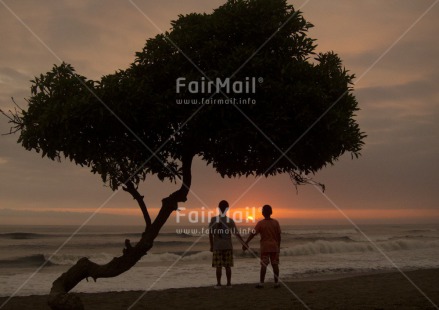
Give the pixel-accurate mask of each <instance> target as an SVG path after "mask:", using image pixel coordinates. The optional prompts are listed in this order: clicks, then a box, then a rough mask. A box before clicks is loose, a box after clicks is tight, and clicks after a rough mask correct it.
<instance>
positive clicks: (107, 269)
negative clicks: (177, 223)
mask: <svg viewBox="0 0 439 310" xmlns="http://www.w3.org/2000/svg"><path fill="white" fill-rule="evenodd" d="M192 159H193V155H188V156H186V157H184V158H183V159H182V168H183V184H182V186H181V187H180V189H179V190H177V191H176V192H174V193H172V194H171V195H170V196H169V197H166V198H164V199H163V200H162V207H161V209H160V212H159V214H158V215H157V217H156V219H155V220H154V222H152V223H151V220H150V219H149V215H148V212H147V210H146V206H145V204H144V203H143V197H142V196H140V194H138V192H137V190H136V189H135V188H134V186H132V183H128V184H127V185H126V188H125V189H124V190H125V191H127V192H130V193H131V194H132V195H133V198H134V199H135V200H137V201H138V202H139V199H141V203H140V202H139V206H140V208H141V210H142V213H143V216H144V218H145V222H146V228H145V232H144V233H143V234H142V238H141V239H140V241H139V242H138V243H137V244H136V245H135V246H131V244H130V241H129V240H128V239H127V240H125V248H124V249H123V255H122V256H120V257H115V258H113V259H112V260H111V261H110V262H109V263H107V264H105V265H98V264H96V263H94V262H92V261H90V260H89V259H88V258H86V257H83V258H81V259H80V260H79V261H78V262H77V263H76V264H75V265H74V266H72V267H71V268H70V269H69V270H68V271H67V272H65V273H63V274H62V275H61V276H60V277H59V278H58V279H56V280H55V281H54V282H53V284H52V289H51V290H50V294H49V301H48V303H49V306H50V307H51V308H52V309H53V310H65V309H68V310H77V309H78V310H79V309H84V306H83V304H82V302H81V300H80V299H79V297H78V296H77V295H75V294H71V293H68V292H69V291H70V290H72V289H73V288H74V287H75V286H76V285H77V284H78V283H79V282H81V281H82V280H84V279H87V280H88V278H92V279H93V280H95V281H96V279H98V278H112V277H116V276H118V275H120V274H122V273H124V272H125V271H127V270H129V269H131V267H133V266H134V265H135V264H136V263H137V262H138V261H139V260H140V259H141V258H142V257H143V256H144V255H146V253H147V252H148V251H149V250H150V249H151V248H152V246H153V242H154V239H155V238H156V237H157V235H158V234H159V232H160V229H161V228H162V227H163V225H164V224H165V223H166V221H167V220H168V218H169V216H170V215H171V213H172V212H173V211H175V210H177V207H178V203H179V202H185V201H186V199H187V194H188V193H189V188H190V186H191V181H192V176H191V164H192ZM130 184H131V185H130ZM136 193H137V194H136ZM139 197H140V198H139ZM142 203H143V206H142ZM148 219H149V221H148Z"/></svg>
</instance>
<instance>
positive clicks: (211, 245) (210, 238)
mask: <svg viewBox="0 0 439 310" xmlns="http://www.w3.org/2000/svg"><path fill="white" fill-rule="evenodd" d="M209 242H210V252H213V234H212V231H211V229H209Z"/></svg>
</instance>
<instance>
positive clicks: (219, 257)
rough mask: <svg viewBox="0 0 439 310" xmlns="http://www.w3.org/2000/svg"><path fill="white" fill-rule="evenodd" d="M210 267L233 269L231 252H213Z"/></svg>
mask: <svg viewBox="0 0 439 310" xmlns="http://www.w3.org/2000/svg"><path fill="white" fill-rule="evenodd" d="M212 267H233V250H215V251H213V257H212Z"/></svg>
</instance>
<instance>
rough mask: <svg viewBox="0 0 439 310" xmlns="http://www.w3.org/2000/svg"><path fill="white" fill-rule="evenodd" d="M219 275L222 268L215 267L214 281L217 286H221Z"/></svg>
mask: <svg viewBox="0 0 439 310" xmlns="http://www.w3.org/2000/svg"><path fill="white" fill-rule="evenodd" d="M221 274H222V267H216V281H217V284H218V285H221Z"/></svg>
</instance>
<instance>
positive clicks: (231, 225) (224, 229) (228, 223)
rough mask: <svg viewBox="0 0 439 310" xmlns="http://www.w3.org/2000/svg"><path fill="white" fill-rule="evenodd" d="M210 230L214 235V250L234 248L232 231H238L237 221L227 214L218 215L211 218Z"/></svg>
mask: <svg viewBox="0 0 439 310" xmlns="http://www.w3.org/2000/svg"><path fill="white" fill-rule="evenodd" d="M209 230H210V231H211V233H212V235H213V250H214V251H220V250H233V246H232V232H233V233H234V232H235V231H236V224H235V222H234V221H233V220H232V219H231V218H229V217H227V216H220V215H218V216H216V217H213V218H212V219H211V220H210V224H209Z"/></svg>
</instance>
